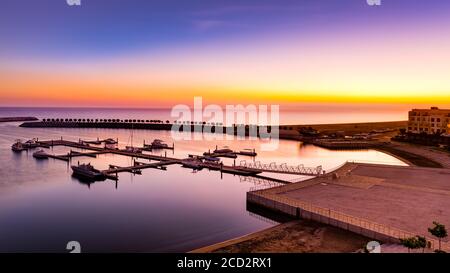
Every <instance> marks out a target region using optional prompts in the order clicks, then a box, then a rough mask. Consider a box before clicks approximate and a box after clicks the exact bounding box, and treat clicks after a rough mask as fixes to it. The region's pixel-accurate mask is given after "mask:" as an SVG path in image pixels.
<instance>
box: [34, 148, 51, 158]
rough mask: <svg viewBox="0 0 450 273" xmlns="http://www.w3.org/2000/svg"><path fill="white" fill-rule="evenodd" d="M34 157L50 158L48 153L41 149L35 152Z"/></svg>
mask: <svg viewBox="0 0 450 273" xmlns="http://www.w3.org/2000/svg"><path fill="white" fill-rule="evenodd" d="M33 157H34V158H36V159H48V154H47V153H46V152H45V151H44V150H42V149H40V150H38V151H36V152H34V153H33Z"/></svg>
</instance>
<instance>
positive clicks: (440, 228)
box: [428, 221, 448, 252]
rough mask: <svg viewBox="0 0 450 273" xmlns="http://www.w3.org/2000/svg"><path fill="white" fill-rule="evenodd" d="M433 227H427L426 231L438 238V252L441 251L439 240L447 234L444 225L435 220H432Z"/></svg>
mask: <svg viewBox="0 0 450 273" xmlns="http://www.w3.org/2000/svg"><path fill="white" fill-rule="evenodd" d="M433 225H434V227H432V228H428V232H429V233H431V235H433V236H435V237H437V238H438V240H439V252H442V250H441V240H442V239H443V238H445V237H447V236H448V234H447V229H445V225H442V224H440V223H438V222H436V221H434V222H433Z"/></svg>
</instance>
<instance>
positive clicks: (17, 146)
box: [11, 140, 27, 152]
mask: <svg viewBox="0 0 450 273" xmlns="http://www.w3.org/2000/svg"><path fill="white" fill-rule="evenodd" d="M26 149H27V148H26V147H25V146H24V145H23V143H22V142H21V141H20V140H16V143H14V144H13V145H12V146H11V150H13V151H14V152H21V151H24V150H26Z"/></svg>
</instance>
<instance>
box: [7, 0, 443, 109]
mask: <svg viewBox="0 0 450 273" xmlns="http://www.w3.org/2000/svg"><path fill="white" fill-rule="evenodd" d="M448 14H450V1H446V0H442V1H438V0H427V1H425V0H382V4H381V6H369V5H368V4H367V3H366V1H365V0H339V1H337V0H276V1H275V0H273V1H268V0H239V1H237V0H164V1H162V0H161V1H154V0H127V1H123V0H81V6H69V5H67V3H66V1H65V0H39V1H29V0H2V1H1V7H0V106H58V107H60V106H105V107H148V108H152V107H153V108H162V107H171V106H173V105H174V104H178V103H190V102H192V101H193V97H194V96H202V97H203V101H204V102H205V103H217V104H238V103H243V104H246V103H247V104H248V103H253V104H255V103H278V104H296V103H305V102H310V103H328V104H329V103H347V104H348V103H360V104H363V103H364V104H389V103H391V104H415V105H416V104H426V105H431V104H432V105H439V106H440V105H450V77H449V76H448V72H449V71H450V50H448V49H449V48H450V16H448Z"/></svg>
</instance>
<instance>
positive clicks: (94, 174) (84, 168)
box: [72, 163, 106, 180]
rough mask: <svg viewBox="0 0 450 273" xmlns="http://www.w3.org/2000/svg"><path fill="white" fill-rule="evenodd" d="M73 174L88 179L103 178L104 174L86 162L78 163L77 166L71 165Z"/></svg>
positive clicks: (104, 177)
mask: <svg viewBox="0 0 450 273" xmlns="http://www.w3.org/2000/svg"><path fill="white" fill-rule="evenodd" d="M72 170H73V174H74V175H76V176H79V177H82V178H86V179H90V180H105V179H106V176H105V175H104V174H103V173H102V172H101V171H99V170H97V169H96V168H94V167H93V166H92V165H91V163H88V164H81V165H80V164H78V165H77V166H72Z"/></svg>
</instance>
